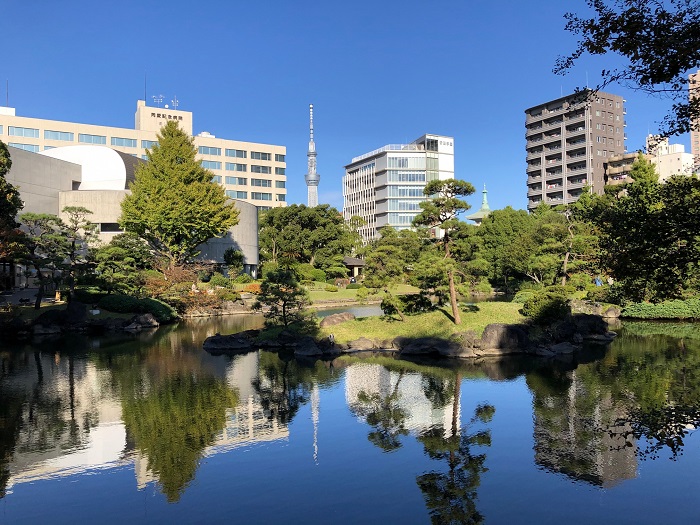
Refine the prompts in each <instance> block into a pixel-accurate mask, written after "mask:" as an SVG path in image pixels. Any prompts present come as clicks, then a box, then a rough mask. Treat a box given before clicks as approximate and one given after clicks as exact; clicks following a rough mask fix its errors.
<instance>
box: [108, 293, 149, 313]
mask: <svg viewBox="0 0 700 525" xmlns="http://www.w3.org/2000/svg"><path fill="white" fill-rule="evenodd" d="M139 305H140V300H139V299H138V298H136V297H132V296H130V295H121V294H114V295H106V296H105V297H103V298H102V299H100V301H99V302H98V303H97V306H98V308H102V309H103V310H107V311H109V312H116V313H120V314H130V313H141V311H140V310H139Z"/></svg>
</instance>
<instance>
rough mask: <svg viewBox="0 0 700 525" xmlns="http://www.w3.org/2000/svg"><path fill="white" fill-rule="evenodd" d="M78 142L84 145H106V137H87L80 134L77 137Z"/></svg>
mask: <svg viewBox="0 0 700 525" xmlns="http://www.w3.org/2000/svg"><path fill="white" fill-rule="evenodd" d="M78 142H83V143H84V144H107V137H105V136H104V135H87V134H85V133H80V134H79V135H78Z"/></svg>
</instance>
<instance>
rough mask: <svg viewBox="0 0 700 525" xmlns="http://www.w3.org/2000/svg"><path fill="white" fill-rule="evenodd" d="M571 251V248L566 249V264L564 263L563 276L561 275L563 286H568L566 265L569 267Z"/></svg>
mask: <svg viewBox="0 0 700 525" xmlns="http://www.w3.org/2000/svg"><path fill="white" fill-rule="evenodd" d="M570 253H571V248H569V249H568V250H567V251H566V255H564V265H563V267H562V269H561V272H562V276H561V285H562V286H566V267H567V266H568V264H569V254H570Z"/></svg>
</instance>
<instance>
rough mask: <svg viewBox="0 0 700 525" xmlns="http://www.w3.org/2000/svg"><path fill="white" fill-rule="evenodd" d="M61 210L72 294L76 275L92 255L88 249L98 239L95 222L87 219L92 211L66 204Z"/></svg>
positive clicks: (69, 284)
mask: <svg viewBox="0 0 700 525" xmlns="http://www.w3.org/2000/svg"><path fill="white" fill-rule="evenodd" d="M62 211H63V213H64V214H65V215H66V216H67V219H66V221H64V231H65V232H66V234H67V237H68V242H69V247H68V265H69V267H68V286H69V287H70V291H71V295H72V294H73V293H74V292H75V280H76V275H77V273H78V272H80V271H81V270H84V269H85V267H86V265H87V264H88V261H89V259H90V258H91V255H92V254H91V253H90V250H91V248H93V247H94V246H95V245H96V244H97V243H98V242H99V239H98V237H97V224H95V223H92V222H90V221H89V219H88V215H92V211H90V210H88V209H87V208H84V207H83V206H66V207H65V208H63V210H62Z"/></svg>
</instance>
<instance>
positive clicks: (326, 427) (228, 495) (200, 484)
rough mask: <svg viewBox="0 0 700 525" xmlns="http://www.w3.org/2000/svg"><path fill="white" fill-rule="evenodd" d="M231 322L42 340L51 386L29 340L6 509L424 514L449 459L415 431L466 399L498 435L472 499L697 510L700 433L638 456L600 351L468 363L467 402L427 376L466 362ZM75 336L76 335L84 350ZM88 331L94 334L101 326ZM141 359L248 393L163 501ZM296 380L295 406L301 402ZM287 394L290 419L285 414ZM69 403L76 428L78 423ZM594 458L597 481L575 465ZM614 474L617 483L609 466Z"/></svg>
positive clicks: (509, 505)
mask: <svg viewBox="0 0 700 525" xmlns="http://www.w3.org/2000/svg"><path fill="white" fill-rule="evenodd" d="M232 322H234V321H231V320H228V321H221V323H222V324H221V325H219V326H214V327H211V326H208V325H205V324H201V323H200V324H196V325H194V327H191V329H190V330H184V329H180V330H174V331H171V332H170V333H168V334H166V335H165V336H162V337H160V338H158V337H156V338H152V339H149V340H147V341H145V342H144V341H143V340H139V339H138V338H135V339H134V338H132V339H125V340H119V341H102V345H101V350H100V353H89V352H85V353H80V355H79V356H76V357H75V358H74V359H73V360H72V364H70V363H69V359H68V358H67V356H66V353H63V354H62V355H60V356H58V357H57V354H50V353H49V352H50V348H51V347H49V346H46V347H42V353H41V365H42V374H43V379H42V385H43V386H41V387H39V388H38V389H37V381H36V380H37V370H36V368H35V367H36V362H35V360H34V355H33V352H27V353H24V354H22V355H23V357H22V359H20V360H18V361H17V362H16V363H15V365H16V366H14V367H13V368H12V370H13V372H12V373H11V374H9V375H8V373H7V372H5V375H4V376H2V379H1V381H0V387H1V388H2V390H1V391H0V394H2V401H3V403H4V406H9V405H11V403H12V400H13V399H14V397H12V396H15V397H16V396H19V395H20V393H22V392H23V393H24V394H22V395H25V397H24V398H23V400H24V401H23V403H24V405H23V406H24V408H25V409H26V407H27V406H28V405H30V404H32V403H34V405H33V406H35V411H34V412H33V414H32V417H33V418H34V421H35V422H37V427H36V428H33V429H32V426H31V425H30V424H29V423H28V421H27V420H25V421H24V423H23V426H22V427H21V428H20V429H19V430H18V434H16V436H17V437H18V441H17V442H16V444H15V446H14V448H13V450H12V453H11V454H9V456H10V457H11V460H10V463H9V470H10V482H9V486H8V494H7V495H6V496H5V497H4V498H3V499H2V502H0V505H1V506H2V513H3V514H2V515H3V522H5V521H6V522H7V523H37V522H42V521H47V520H49V521H51V522H52V523H71V522H74V521H75V519H76V517H80V519H81V520H94V521H99V522H101V523H117V522H119V523H121V522H134V523H146V522H148V523H160V522H167V521H175V522H193V521H199V522H220V521H224V520H226V521H231V522H240V523H273V522H280V521H284V522H286V523H328V522H333V523H367V522H374V523H394V522H404V523H426V522H429V519H430V517H429V514H428V510H427V508H426V504H425V500H424V495H423V494H422V492H421V490H420V489H419V486H418V485H417V482H416V480H417V478H418V477H419V476H423V475H425V474H426V473H429V472H441V473H449V470H448V461H443V460H437V459H431V458H429V457H428V455H427V454H426V452H425V449H424V446H423V444H422V443H421V442H420V441H419V439H418V437H419V436H420V435H421V433H422V432H425V431H426V430H427V429H429V428H432V427H438V428H447V427H449V426H450V424H451V423H452V421H453V419H452V418H453V416H456V418H457V421H458V422H459V424H458V426H459V427H460V428H461V434H462V435H467V434H468V433H471V432H473V431H474V430H475V429H476V430H488V431H490V436H491V445H490V446H483V445H474V446H472V447H471V449H470V453H472V454H474V455H476V454H484V455H485V461H484V466H485V467H486V468H487V469H488V471H486V472H484V473H482V474H481V475H480V478H479V481H480V484H479V486H478V487H476V489H475V491H476V498H475V505H476V508H477V509H478V511H479V513H480V514H482V515H483V516H484V517H485V518H486V523H563V522H566V523H593V522H599V523H611V522H617V523H661V522H672V521H675V520H679V519H683V518H685V519H686V521H687V519H688V518H690V517H691V516H694V515H695V512H696V509H695V503H694V498H692V497H688V495H692V494H695V493H697V491H698V489H700V480H698V478H697V476H696V466H697V465H698V460H700V447H699V446H698V441H697V437H695V436H691V437H690V438H688V439H686V447H685V449H684V455H683V456H682V457H681V458H680V459H679V460H678V461H675V462H673V461H668V459H667V456H663V455H662V458H661V459H659V460H657V461H644V462H638V461H636V459H635V458H634V454H633V450H631V449H628V450H626V451H622V452H621V453H615V452H614V451H611V450H610V447H609V444H607V443H604V442H602V441H601V439H600V438H599V437H597V436H596V435H593V434H590V433H589V431H590V430H591V427H592V425H593V421H594V420H595V419H596V418H598V419H597V421H598V422H599V423H600V422H604V421H605V418H606V417H607V418H610V417H614V416H616V415H618V412H617V410H618V409H617V408H616V404H615V403H616V401H615V399H614V398H613V397H611V391H610V389H609V388H607V387H606V386H605V385H606V384H607V383H605V381H602V382H595V381H594V379H595V377H594V375H593V373H592V372H591V370H596V367H598V366H600V367H602V366H603V365H600V364H599V363H598V362H594V363H590V364H586V365H580V366H579V368H578V369H577V370H576V372H574V373H572V372H571V371H570V370H568V369H567V368H566V367H563V368H562V369H561V370H560V371H559V372H557V371H556V370H555V372H553V373H552V374H550V372H549V369H548V370H547V371H546V372H543V373H539V372H537V371H533V370H532V367H528V366H526V368H522V369H521V368H519V365H509V366H506V367H502V366H500V367H499V366H497V365H494V364H493V363H491V364H489V363H486V364H484V365H475V364H474V363H468V364H465V365H464V367H462V368H461V369H460V370H459V371H458V372H459V374H460V376H459V377H460V378H461V383H460V385H461V388H460V396H459V403H458V404H457V408H458V410H457V413H456V414H455V413H453V407H454V406H455V405H454V399H453V398H451V397H450V395H449V392H446V394H447V395H446V396H445V397H444V398H443V406H441V407H435V406H433V405H431V403H430V401H429V400H428V398H429V396H428V395H427V394H426V381H425V379H426V378H427V377H431V378H433V379H434V380H435V381H434V382H436V383H437V384H452V385H453V384H454V383H453V382H452V383H449V381H450V380H452V381H454V378H455V377H456V372H457V371H455V370H451V369H444V368H435V367H433V368H423V369H420V367H418V366H417V365H413V364H410V366H408V367H406V368H405V369H402V368H401V367H396V366H393V365H392V366H389V367H388V368H387V367H384V366H381V365H380V364H377V363H374V364H373V363H370V362H367V361H364V362H357V363H354V364H350V362H349V361H344V362H343V361H341V362H337V363H336V365H335V366H334V367H333V368H330V365H328V364H321V363H317V364H316V365H315V368H309V367H304V366H300V365H298V364H295V363H294V362H291V363H286V364H285V363H283V362H282V361H279V360H278V359H277V358H276V357H275V356H273V355H271V354H267V355H265V354H258V353H250V354H246V355H243V356H237V357H235V358H227V357H217V358H214V357H212V356H209V355H208V354H206V353H204V352H202V350H201V340H202V339H203V338H204V337H206V335H208V334H209V332H211V331H212V330H214V331H215V332H216V331H221V332H223V333H225V331H228V330H229V329H231V326H230V324H231V323H232ZM227 323H228V325H227ZM244 323H245V324H246V326H245V327H250V326H251V324H253V323H254V321H253V320H250V319H249V320H247V321H244ZM79 341H80V339H76V340H75V341H74V342H73V344H74V348H75V349H76V350H78V351H80V348H79V345H80V343H79ZM620 341H621V343H618V342H616V343H615V344H621V345H624V341H625V339H624V335H623V336H621V338H620ZM83 344H84V347H83V348H85V349H89V348H90V347H91V346H93V344H92V341H90V340H87V339H86V340H84V341H83ZM76 345H77V346H76ZM64 350H65V349H64ZM137 355H138V356H139V357H136V356H137ZM627 358H628V359H630V360H632V359H633V358H634V359H636V360H637V361H638V356H636V355H632V356H631V357H629V356H628V357H627ZM637 361H635V362H636V363H637V365H639V363H638V362H637ZM125 363H127V364H128V365H129V366H128V367H127V366H126V365H125ZM389 363H391V362H389ZM132 366H136V367H137V372H138V374H141V375H142V376H143V377H146V378H147V379H148V381H147V382H146V384H147V385H148V387H149V388H153V385H156V384H158V382H159V381H162V380H163V378H164V377H171V376H172V374H176V373H178V372H182V371H184V372H185V373H187V374H194V375H195V376H197V377H209V378H213V379H214V380H216V381H217V382H218V383H219V384H223V385H225V386H226V387H227V388H229V389H232V390H234V391H235V392H236V395H237V396H238V397H237V400H238V401H237V405H236V406H235V407H232V408H230V409H227V410H226V413H225V422H224V424H223V427H222V428H220V429H219V430H218V431H217V432H216V433H215V435H213V437H212V440H211V442H210V443H209V444H208V445H207V446H206V447H205V448H204V449H203V451H202V454H201V458H200V460H199V467H198V469H197V471H196V475H195V477H194V479H193V480H192V481H190V482H189V483H188V484H187V485H186V487H185V488H184V490H183V492H182V494H181V497H180V499H179V501H177V503H168V502H167V501H166V499H165V497H164V496H163V494H162V493H161V491H160V489H159V484H158V476H157V474H155V473H153V472H151V471H149V467H148V458H147V457H145V456H144V455H143V454H142V453H141V452H140V451H139V450H138V448H137V447H135V445H134V435H133V433H131V432H130V430H129V429H128V428H126V427H125V425H124V423H123V421H122V416H121V411H122V406H123V405H122V398H121V396H122V395H123V392H125V391H126V390H125V389H126V386H125V385H126V384H127V383H128V382H129V381H132V380H133V377H132V376H128V377H127V372H128V371H129V370H131V371H133V368H131V367H132ZM178 367H179V370H178ZM4 370H10V368H7V367H6V368H4ZM420 370H423V372H421V371H420ZM526 372H527V374H526V375H523V374H525V373H526ZM601 373H602V372H601ZM538 374H539V375H538ZM141 375H139V377H141ZM489 377H491V378H494V379H489ZM495 378H497V379H495ZM562 378H564V379H562ZM71 380H72V383H73V384H72V386H71ZM119 385H121V386H119ZM314 385H315V386H314ZM397 385H398V386H397ZM42 388H43V390H42ZM290 392H292V393H293V394H294V395H297V397H296V399H297V401H298V406H292V407H290V406H289V402H288V398H289V397H290ZM360 392H364V393H365V394H368V395H369V394H376V397H371V396H369V397H370V398H371V399H372V400H373V402H375V403H376V406H373V407H370V408H372V410H374V412H372V410H369V411H368V410H366V408H367V407H365V411H364V412H362V411H361V410H358V409H357V408H356V407H355V408H353V406H354V404H356V403H357V401H358V399H359V397H360V396H359V393H360ZM392 395H393V396H394V397H392V398H391V400H390V401H391V402H390V403H389V402H387V403H386V404H385V405H383V404H382V402H383V401H386V400H387V398H388V397H389V396H392ZM32 396H34V397H32ZM37 396H38V397H37ZM42 396H43V397H42ZM285 396H286V397H285ZM292 397H294V396H292ZM32 400H34V401H32ZM293 404H294V403H292V405H293ZM484 404H489V405H492V406H494V407H495V414H494V417H493V419H492V420H491V421H490V422H488V423H480V422H476V423H474V422H473V421H472V415H473V414H474V410H475V408H476V407H477V406H479V405H484ZM376 407H379V408H380V409H381V408H386V407H388V408H389V409H392V410H393V409H400V414H401V418H400V419H401V423H400V424H401V425H403V426H404V427H405V429H406V430H407V432H406V433H405V434H401V433H397V440H398V443H399V446H398V447H397V448H395V449H393V450H392V451H391V452H384V451H382V450H381V449H380V448H379V447H377V446H375V444H373V443H372V442H371V441H370V439H369V437H368V436H369V435H370V433H371V432H372V431H373V430H374V429H375V428H376V427H378V426H381V423H377V424H375V426H374V427H373V426H372V424H370V421H373V420H372V418H373V417H375V416H376V413H375V412H376V411H377V410H376ZM284 410H289V412H288V413H290V414H292V416H291V421H285V420H284V418H283V417H282V416H279V417H277V416H275V414H280V413H283V412H284ZM280 411H282V412H280ZM368 412H369V413H370V416H369V417H368V416H367V413H368ZM392 414H393V415H394V416H395V415H396V413H392ZM3 415H5V414H3ZM25 416H27V417H28V413H25ZM378 419H379V420H380V421H381V417H379V418H378ZM390 419H391V418H390ZM71 420H74V421H75V422H76V424H77V428H78V432H77V434H76V433H75V432H74V433H73V434H71V427H70V425H69V423H70V422H71ZM3 421H6V420H5V419H4V420H3ZM41 422H43V423H41ZM392 422H393V420H392ZM40 424H45V425H47V426H49V425H53V427H51V428H52V429H53V431H52V433H50V435H48V434H46V433H45V434H42V432H41V429H40V428H38V425H40ZM446 435H449V432H446ZM5 437H6V436H4V435H3V439H5ZM574 444H576V446H574ZM630 452H632V455H631V456H630ZM584 475H586V476H588V475H590V477H591V479H593V480H594V481H595V480H598V481H595V482H594V481H588V480H584V481H576V479H577V476H578V477H579V478H584V477H585V476H584ZM616 477H617V482H616V483H608V485H606V486H609V488H601V487H600V486H599V484H596V483H598V482H600V483H603V482H605V481H606V480H607V481H608V482H609V481H616V479H615V478H616Z"/></svg>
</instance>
